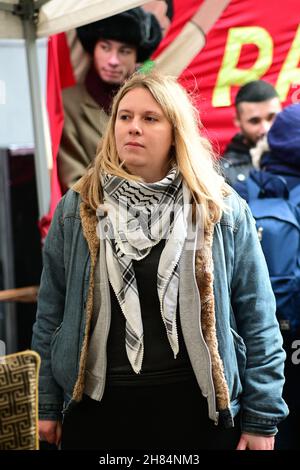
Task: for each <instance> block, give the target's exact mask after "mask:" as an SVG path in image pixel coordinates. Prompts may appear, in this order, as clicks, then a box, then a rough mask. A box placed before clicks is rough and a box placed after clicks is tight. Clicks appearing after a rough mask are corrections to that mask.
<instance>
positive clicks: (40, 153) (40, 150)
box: [23, 18, 52, 217]
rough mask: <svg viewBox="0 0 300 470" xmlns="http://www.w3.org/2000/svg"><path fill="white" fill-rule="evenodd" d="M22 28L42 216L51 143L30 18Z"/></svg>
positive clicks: (47, 191) (47, 202) (47, 200)
mask: <svg viewBox="0 0 300 470" xmlns="http://www.w3.org/2000/svg"><path fill="white" fill-rule="evenodd" d="M23 29H24V38H25V45H26V55H27V67H28V75H29V86H30V98H31V107H32V114H33V127H34V139H35V152H34V153H35V155H34V162H35V173H36V184H37V194H38V205H39V215H40V217H42V216H43V215H45V214H47V213H48V211H49V207H50V172H49V168H48V162H50V161H51V160H52V156H51V144H50V137H49V127H48V123H47V117H46V111H45V101H44V99H43V97H42V91H41V86H40V80H39V70H38V61H37V45H36V28H35V24H34V22H33V20H32V19H31V18H30V19H27V18H23Z"/></svg>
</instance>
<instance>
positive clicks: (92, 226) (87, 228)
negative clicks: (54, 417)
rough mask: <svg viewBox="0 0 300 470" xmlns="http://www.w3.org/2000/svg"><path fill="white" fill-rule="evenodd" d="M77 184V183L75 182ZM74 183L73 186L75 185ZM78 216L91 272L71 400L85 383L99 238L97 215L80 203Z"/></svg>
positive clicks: (79, 392) (78, 394) (77, 394)
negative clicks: (77, 366)
mask: <svg viewBox="0 0 300 470" xmlns="http://www.w3.org/2000/svg"><path fill="white" fill-rule="evenodd" d="M76 185H77V183H76ZM76 185H75V186H76ZM80 217H81V224H82V231H83V235H84V237H85V239H86V241H87V243H88V247H89V251H90V255H91V272H90V285H89V292H88V298H87V303H86V322H85V332H84V339H83V344H82V349H81V353H80V363H79V373H78V378H77V381H76V384H75V387H74V391H73V400H75V401H80V400H81V399H82V395H83V391H84V384H85V366H86V360H87V356H88V347H89V337H90V327H91V319H92V314H93V300H94V297H93V291H94V277H95V276H94V273H95V266H96V263H97V257H98V252H99V238H98V236H97V231H96V229H97V222H98V220H97V217H96V214H95V212H94V211H91V209H90V208H89V207H88V206H87V205H86V204H85V203H83V202H82V203H81V204H80Z"/></svg>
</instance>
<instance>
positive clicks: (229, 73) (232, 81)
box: [212, 26, 273, 107]
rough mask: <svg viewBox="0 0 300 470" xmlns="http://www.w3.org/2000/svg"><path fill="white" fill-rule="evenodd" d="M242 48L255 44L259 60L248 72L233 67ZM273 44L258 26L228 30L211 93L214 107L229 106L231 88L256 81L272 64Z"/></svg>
mask: <svg viewBox="0 0 300 470" xmlns="http://www.w3.org/2000/svg"><path fill="white" fill-rule="evenodd" d="M244 44H255V45H256V46H257V47H258V57H257V59H256V62H255V63H254V65H252V67H251V68H249V69H238V68H237V67H236V65H237V63H238V61H239V58H240V53H241V50H242V47H243V45H244ZM272 60H273V41H272V38H271V36H270V34H269V33H268V32H267V31H266V30H265V29H264V28H261V27H259V26H247V27H240V28H231V29H230V30H229V32H228V38H227V43H226V47H225V52H224V57H223V62H222V65H221V68H220V70H219V75H218V79H217V83H216V86H215V88H214V92H213V98H212V104H213V106H214V107H220V106H230V105H231V101H230V87H231V86H233V85H235V86H241V85H244V84H245V83H247V82H250V81H251V80H258V79H259V78H260V77H261V76H262V75H264V73H265V72H266V71H267V69H268V68H269V67H270V65H271V64H272Z"/></svg>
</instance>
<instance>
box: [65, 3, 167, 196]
mask: <svg viewBox="0 0 300 470" xmlns="http://www.w3.org/2000/svg"><path fill="white" fill-rule="evenodd" d="M77 34H78V37H79V39H80V41H81V43H82V45H83V47H84V49H85V50H86V51H87V52H88V53H89V54H90V56H91V57H92V63H91V67H90V69H89V71H88V73H87V75H86V78H85V81H84V83H82V84H77V85H75V86H73V87H70V88H66V89H65V90H64V91H63V104H64V129H63V134H62V139H61V144H60V150H59V154H58V170H59V177H60V181H61V184H62V188H63V190H64V191H65V190H67V189H68V188H69V187H70V186H72V184H74V183H75V182H76V181H77V180H78V179H79V178H80V177H81V176H82V175H83V174H84V173H85V170H86V168H87V167H88V165H89V164H90V163H91V161H92V160H93V159H94V157H95V154H96V149H97V145H98V143H99V140H100V138H101V136H102V135H103V132H104V130H105V127H106V124H107V121H108V115H109V111H110V105H111V102H112V98H113V96H114V94H115V93H116V92H117V90H118V89H119V87H120V86H121V85H122V84H123V82H124V81H125V80H126V79H127V78H128V77H129V76H130V75H131V74H132V73H133V72H134V71H135V70H136V65H137V63H142V62H144V61H145V60H146V59H148V57H150V55H151V54H152V53H153V52H154V50H155V49H156V47H157V46H158V44H159V42H160V41H161V39H162V32H161V28H160V25H159V23H158V21H157V19H156V17H155V16H154V15H153V14H151V13H150V12H146V11H144V10H143V9H142V8H133V9H131V10H128V11H125V12H122V13H119V14H118V15H114V16H112V17H109V18H105V19H103V20H99V21H96V22H94V23H90V24H88V25H85V26H82V27H80V28H78V29H77Z"/></svg>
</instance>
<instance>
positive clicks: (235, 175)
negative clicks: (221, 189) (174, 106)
mask: <svg viewBox="0 0 300 470" xmlns="http://www.w3.org/2000/svg"><path fill="white" fill-rule="evenodd" d="M249 150H250V147H249V145H248V144H246V143H245V141H244V137H243V135H242V134H236V135H235V136H234V137H233V138H232V140H231V141H230V143H229V144H228V146H227V148H226V150H225V153H224V155H223V158H222V159H221V161H220V164H221V167H222V170H223V174H224V176H225V179H226V181H227V183H229V184H230V185H231V186H234V184H235V183H237V182H238V181H245V179H246V178H247V177H248V175H249V172H250V170H252V168H253V165H252V159H251V155H250V151H249Z"/></svg>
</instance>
